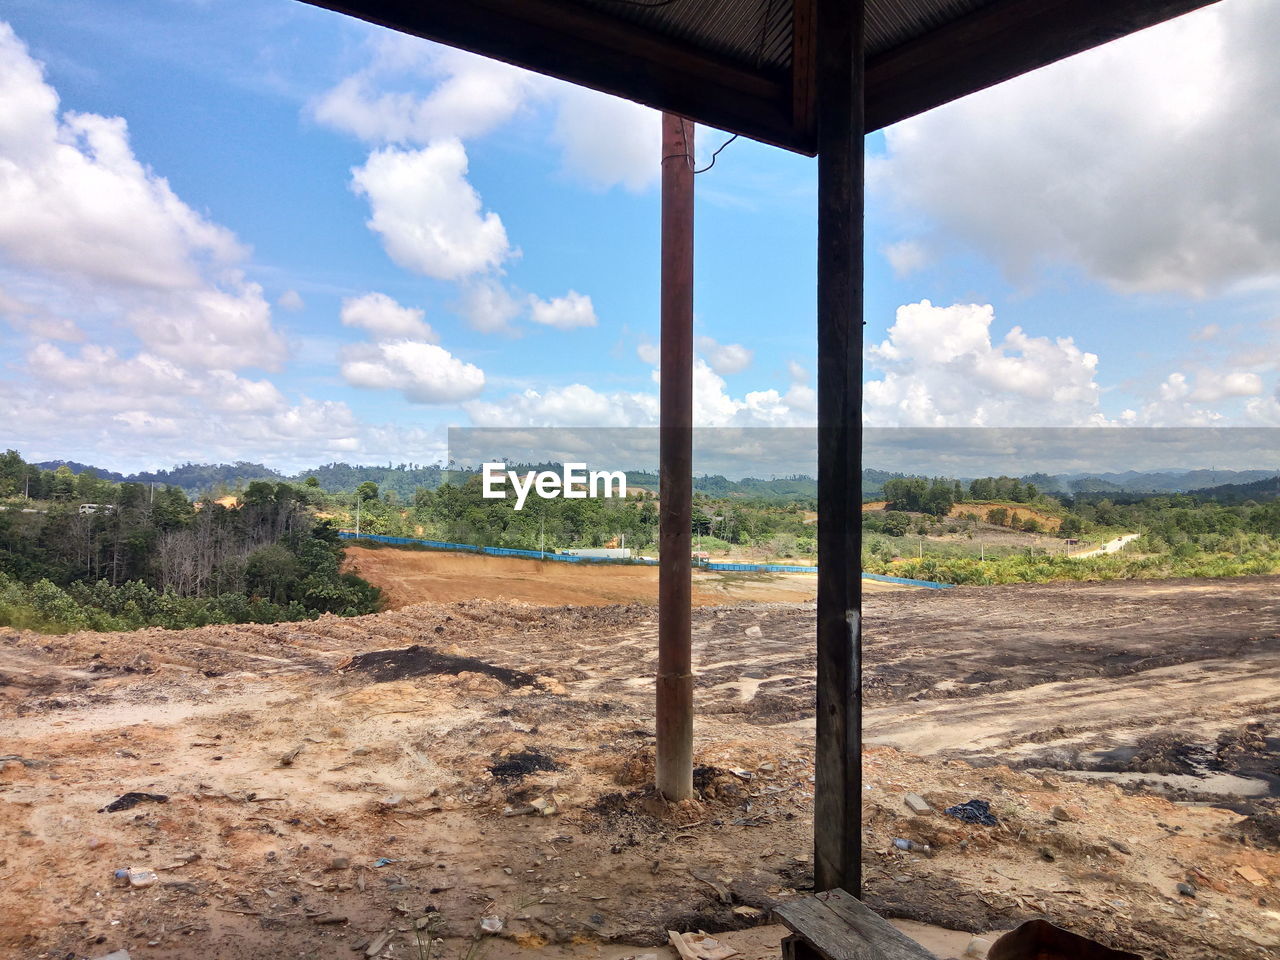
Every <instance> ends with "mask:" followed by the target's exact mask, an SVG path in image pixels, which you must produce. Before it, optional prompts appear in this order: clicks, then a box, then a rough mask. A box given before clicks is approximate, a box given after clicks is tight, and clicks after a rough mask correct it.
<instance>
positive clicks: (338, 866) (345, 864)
mask: <svg viewBox="0 0 1280 960" xmlns="http://www.w3.org/2000/svg"><path fill="white" fill-rule="evenodd" d="M350 866H351V860H350V859H349V858H348V857H334V858H333V859H332V860H330V861H329V866H327V867H325V869H326V870H347V869H349V868H350Z"/></svg>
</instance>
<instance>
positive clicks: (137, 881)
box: [129, 867, 160, 889]
mask: <svg viewBox="0 0 1280 960" xmlns="http://www.w3.org/2000/svg"><path fill="white" fill-rule="evenodd" d="M159 880H160V878H159V877H158V876H156V872H155V871H154V870H144V869H142V868H140V867H130V868H129V886H131V887H134V888H135V889H145V888H147V887H154V886H155V885H156V883H157V882H158V881H159Z"/></svg>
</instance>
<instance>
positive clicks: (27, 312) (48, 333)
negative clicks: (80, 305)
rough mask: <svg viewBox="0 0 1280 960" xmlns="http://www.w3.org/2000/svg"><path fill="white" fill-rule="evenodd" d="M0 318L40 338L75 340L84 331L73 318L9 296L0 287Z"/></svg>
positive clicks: (15, 327)
mask: <svg viewBox="0 0 1280 960" xmlns="http://www.w3.org/2000/svg"><path fill="white" fill-rule="evenodd" d="M0 320H4V321H5V322H6V323H8V324H9V326H11V327H13V328H14V329H15V330H19V331H21V332H23V333H26V334H28V335H30V336H32V337H36V338H39V339H42V340H68V341H72V342H77V341H80V340H83V339H84V331H82V330H81V329H80V328H79V326H77V325H76V323H75V321H74V320H69V319H67V318H66V317H60V316H58V315H56V314H55V313H52V312H50V311H49V310H48V309H47V308H45V307H43V306H38V305H35V304H30V303H27V302H26V301H24V300H19V299H18V298H17V297H14V296H10V295H9V294H8V293H6V292H5V290H4V289H3V288H0Z"/></svg>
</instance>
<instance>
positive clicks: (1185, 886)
mask: <svg viewBox="0 0 1280 960" xmlns="http://www.w3.org/2000/svg"><path fill="white" fill-rule="evenodd" d="M1178 893H1179V894H1180V895H1181V896H1184V897H1191V899H1193V900H1194V899H1195V896H1196V888H1195V887H1193V886H1192V885H1191V884H1189V883H1180V884H1178Z"/></svg>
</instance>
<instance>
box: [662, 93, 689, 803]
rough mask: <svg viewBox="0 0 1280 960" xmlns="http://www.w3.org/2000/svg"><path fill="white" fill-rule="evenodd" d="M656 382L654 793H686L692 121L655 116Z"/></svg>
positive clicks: (675, 798)
mask: <svg viewBox="0 0 1280 960" xmlns="http://www.w3.org/2000/svg"><path fill="white" fill-rule="evenodd" d="M660 352H661V369H660V373H659V376H660V379H661V382H660V385H659V404H660V408H661V410H660V420H659V424H660V425H659V431H658V432H659V460H660V465H659V496H660V498H661V505H660V509H659V514H658V682H657V735H658V745H657V759H656V763H655V780H656V781H657V788H658V792H660V793H661V794H662V795H663V796H664V797H666V798H667V799H668V800H671V801H678V800H686V799H688V798H689V797H692V796H693V659H692V655H691V652H690V639H689V637H690V605H691V603H692V596H691V591H692V585H691V576H692V570H691V566H690V531H691V528H692V525H693V124H692V123H691V122H690V121H688V120H685V119H684V118H683V117H677V116H675V115H674V114H670V113H664V114H663V115H662V344H661V351H660Z"/></svg>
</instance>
